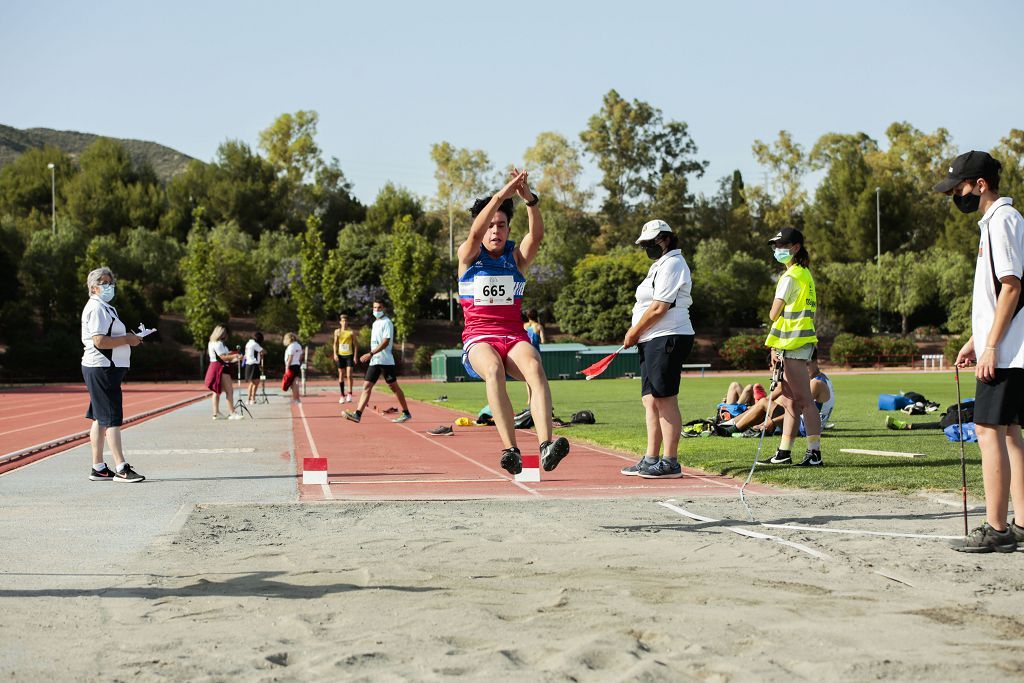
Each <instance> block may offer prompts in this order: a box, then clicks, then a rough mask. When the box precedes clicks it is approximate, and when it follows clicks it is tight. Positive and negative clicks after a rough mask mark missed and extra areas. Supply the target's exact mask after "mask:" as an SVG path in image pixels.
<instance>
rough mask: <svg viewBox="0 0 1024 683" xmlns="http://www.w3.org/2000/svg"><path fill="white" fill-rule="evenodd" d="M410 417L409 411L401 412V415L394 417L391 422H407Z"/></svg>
mask: <svg viewBox="0 0 1024 683" xmlns="http://www.w3.org/2000/svg"><path fill="white" fill-rule="evenodd" d="M411 419H412V415H410V414H409V413H402V414H401V415H399V416H398V417H396V418H395V419H394V420H392V422H408V421H409V420H411Z"/></svg>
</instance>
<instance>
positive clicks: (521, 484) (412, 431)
mask: <svg viewBox="0 0 1024 683" xmlns="http://www.w3.org/2000/svg"><path fill="white" fill-rule="evenodd" d="M363 414H364V415H365V414H366V413H363ZM372 414H373V415H376V416H377V417H379V418H380V419H382V420H385V421H387V422H389V423H390V422H391V420H390V419H389V418H386V417H384V416H383V415H381V414H380V413H376V412H374V413H372ZM392 424H394V423H392ZM395 426H396V427H401V428H402V429H404V430H406V431H407V432H409V433H411V434H415V435H416V436H418V437H420V438H421V439H423V440H424V441H426V442H427V443H429V444H433V445H434V446H438V447H440V448H443V449H445V450H446V451H448V452H450V453H454V454H455V455H457V456H459V457H460V458H462V459H463V460H465V461H466V462H469V463H472V464H474V465H476V466H477V467H479V468H481V469H483V470H485V471H487V472H490V473H491V474H493V475H496V476H498V477H501V479H502V480H503V481H508V482H511V483H513V484H515V485H516V486H518V487H519V488H521V489H522V490H524V491H526V492H527V493H529V494H531V495H534V496H537V497H538V498H539V497H540V493H539V492H537V491H535V490H534V489H531V488H530V487H529V486H526V485H525V484H523V483H521V482H518V481H516V480H515V479H513V478H512V477H506V476H504V475H502V473H501V472H499V471H498V470H495V469H492V468H490V467H488V466H487V465H484V464H482V463H479V462H477V461H476V460H473V459H472V458H470V457H467V456H465V455H463V454H462V453H459V452H458V451H457V450H455V449H454V448H449V447H448V446H446V445H444V444H443V443H441V442H440V441H438V440H437V439H431V438H430V437H428V436H426V435H424V434H420V433H419V432H417V431H416V430H415V429H413V428H412V427H406V426H405V425H404V424H401V423H398V424H396V425H395Z"/></svg>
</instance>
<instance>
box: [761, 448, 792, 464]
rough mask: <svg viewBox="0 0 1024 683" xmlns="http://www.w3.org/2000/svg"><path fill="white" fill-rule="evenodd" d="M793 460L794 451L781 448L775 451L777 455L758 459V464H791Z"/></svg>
mask: <svg viewBox="0 0 1024 683" xmlns="http://www.w3.org/2000/svg"><path fill="white" fill-rule="evenodd" d="M792 462H793V453H792V451H784V450H782V449H779V450H777V451H775V455H773V456H772V457H770V458H768V459H767V460H758V461H757V464H758V465H789V464H790V463H792Z"/></svg>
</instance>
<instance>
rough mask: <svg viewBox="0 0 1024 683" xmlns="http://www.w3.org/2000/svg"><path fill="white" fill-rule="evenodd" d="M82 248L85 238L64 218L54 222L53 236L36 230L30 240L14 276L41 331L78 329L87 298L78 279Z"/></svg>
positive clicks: (83, 287) (83, 247) (84, 244)
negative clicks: (80, 313)
mask: <svg viewBox="0 0 1024 683" xmlns="http://www.w3.org/2000/svg"><path fill="white" fill-rule="evenodd" d="M85 247H86V242H85V236H84V235H82V233H81V231H79V230H78V229H77V228H76V227H75V226H74V224H73V223H72V222H71V221H69V220H67V219H66V218H61V219H58V220H57V232H56V234H54V233H53V232H52V231H51V230H38V231H36V232H34V233H33V234H32V235H31V237H29V240H28V244H27V245H26V247H25V253H24V256H23V257H22V259H21V263H20V265H19V267H18V275H17V277H18V280H19V283H20V285H21V288H22V292H23V297H24V300H25V301H26V302H27V303H28V304H29V306H30V307H31V309H32V310H33V312H34V313H35V314H36V316H38V318H39V320H40V321H41V322H42V327H43V331H44V332H49V331H51V330H55V329H75V328H76V327H77V324H78V321H79V319H80V317H79V315H78V313H79V312H80V311H81V307H82V304H83V302H84V300H85V298H86V297H88V293H87V292H86V289H85V281H84V280H80V279H79V278H78V272H79V263H80V262H81V259H82V257H83V255H84V253H85ZM100 265H102V264H96V265H95V266H93V267H94V268H98V267H99V266H100Z"/></svg>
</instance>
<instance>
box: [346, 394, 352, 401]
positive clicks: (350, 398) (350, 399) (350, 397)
mask: <svg viewBox="0 0 1024 683" xmlns="http://www.w3.org/2000/svg"><path fill="white" fill-rule="evenodd" d="M351 402H352V394H349V395H348V396H346V397H345V403H351Z"/></svg>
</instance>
